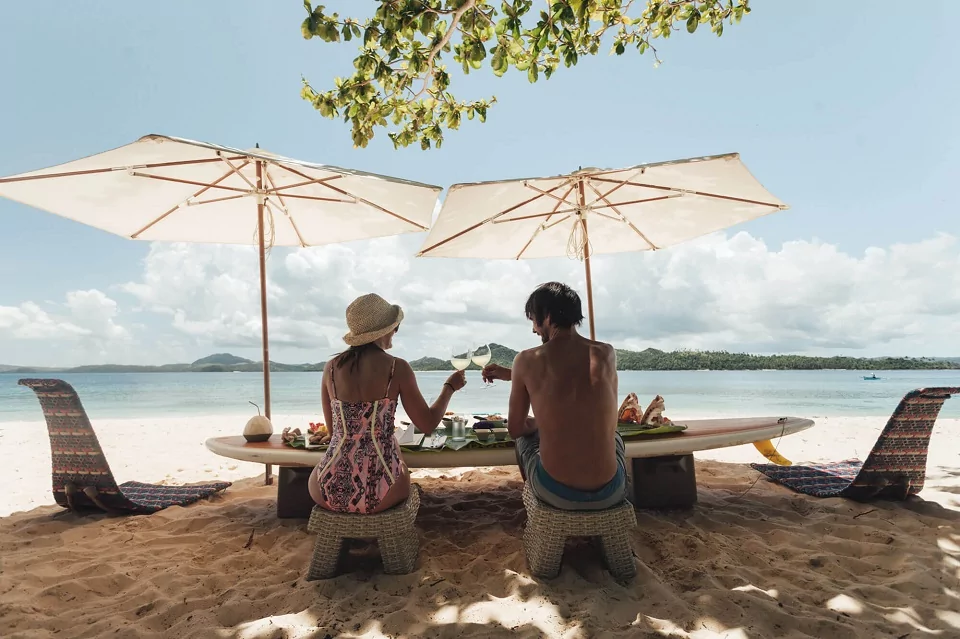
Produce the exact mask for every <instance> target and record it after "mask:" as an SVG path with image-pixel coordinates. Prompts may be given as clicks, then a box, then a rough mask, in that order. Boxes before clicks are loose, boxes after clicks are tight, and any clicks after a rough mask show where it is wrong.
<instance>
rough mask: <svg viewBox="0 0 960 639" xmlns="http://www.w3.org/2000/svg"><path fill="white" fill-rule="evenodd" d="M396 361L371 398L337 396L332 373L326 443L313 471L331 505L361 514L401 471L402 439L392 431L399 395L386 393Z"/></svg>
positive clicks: (376, 502) (369, 509) (375, 503)
mask: <svg viewBox="0 0 960 639" xmlns="http://www.w3.org/2000/svg"><path fill="white" fill-rule="evenodd" d="M395 366H396V360H394V366H393V367H391V368H390V379H389V380H388V381H387V387H386V389H385V390H384V393H383V394H384V397H383V398H382V399H377V400H374V401H372V402H344V401H341V400H339V399H337V387H336V383H334V382H333V378H332V376H331V384H332V385H333V397H332V398H331V399H330V404H331V408H333V424H332V428H331V436H330V446H329V447H328V448H327V452H326V455H325V456H324V458H323V460H322V461H321V462H320V464H318V466H317V473H316V475H315V477H316V480H317V482H318V483H319V485H320V494H321V495H322V497H323V500H324V501H325V502H326V504H325V505H326V507H327V508H328V509H330V510H333V511H336V512H342V513H361V514H367V513H370V512H372V511H374V510H375V509H376V508H377V506H379V505H380V501H381V500H382V499H383V497H384V495H386V494H387V491H388V490H389V489H390V487H391V486H392V485H393V484H394V483H395V482H396V481H397V478H398V477H399V476H400V474H401V472H402V466H401V461H400V445H399V444H398V443H397V438H396V437H394V434H393V432H394V428H395V424H394V417H395V414H396V411H397V400H395V399H390V397H389V392H390V383H391V382H392V381H393V370H394V367H395Z"/></svg>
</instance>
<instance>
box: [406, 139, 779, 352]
mask: <svg viewBox="0 0 960 639" xmlns="http://www.w3.org/2000/svg"><path fill="white" fill-rule="evenodd" d="M786 208H787V206H786V205H785V204H784V203H783V202H781V201H780V200H778V199H777V198H776V197H774V196H773V195H772V194H770V193H769V192H768V191H767V190H766V189H765V188H764V187H763V186H762V185H761V184H760V183H759V182H758V181H757V180H756V179H755V178H754V177H753V176H752V175H751V174H750V172H749V171H748V170H747V167H746V166H744V165H743V162H741V161H740V155H739V154H737V153H731V154H726V155H716V156H711V157H702V158H692V159H686V160H677V161H673V162H661V163H656V164H641V165H639V166H633V167H630V168H625V169H593V168H590V169H581V170H579V171H577V172H575V173H571V174H569V175H559V176H555V177H541V178H527V179H518V180H504V181H499V182H480V183H473V184H455V185H453V186H452V187H450V190H449V192H448V194H447V196H446V198H444V202H443V208H442V209H441V210H440V214H439V216H438V217H437V220H436V221H435V222H434V223H433V226H432V227H431V229H430V233H429V234H428V235H427V239H426V240H425V241H424V244H423V247H422V248H421V249H420V252H419V253H418V254H417V255H418V256H419V257H478V258H485V259H516V260H519V259H531V258H542V257H560V256H569V257H575V258H577V259H580V260H582V261H583V262H584V267H585V269H586V279H587V312H588V317H589V320H590V337H591V338H595V336H596V335H595V329H594V321H593V284H592V282H591V277H590V257H591V256H592V255H597V254H603V253H623V252H627V251H655V250H658V249H662V248H666V247H668V246H673V245H674V244H679V243H681V242H685V241H687V240H690V239H693V238H696V237H699V236H702V235H706V234H708V233H712V232H714V231H718V230H721V229H725V228H727V227H730V226H733V225H735V224H739V223H741V222H745V221H747V220H751V219H753V218H757V217H760V216H762V215H766V214H768V213H772V212H774V211H780V210H784V209H786Z"/></svg>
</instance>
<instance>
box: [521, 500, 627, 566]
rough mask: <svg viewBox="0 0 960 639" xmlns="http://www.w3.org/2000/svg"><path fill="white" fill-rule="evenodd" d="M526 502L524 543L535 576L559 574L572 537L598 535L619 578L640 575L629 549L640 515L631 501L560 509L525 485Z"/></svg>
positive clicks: (605, 554)
mask: <svg viewBox="0 0 960 639" xmlns="http://www.w3.org/2000/svg"><path fill="white" fill-rule="evenodd" d="M523 505H524V507H526V509H527V525H526V528H525V529H524V531H523V546H524V550H525V551H526V553H527V562H529V564H530V571H531V572H532V573H533V576H534V577H540V578H543V579H552V578H553V577H556V576H557V575H558V574H559V573H560V563H561V561H562V560H563V547H564V544H565V543H566V541H567V539H569V538H570V537H599V538H600V550H601V552H602V553H603V558H604V560H605V561H606V562H607V567H608V568H609V569H610V573H611V574H612V575H613V576H614V577H616V578H617V579H622V580H626V579H630V578H632V577H634V576H635V575H636V574H637V567H636V565H635V564H634V562H633V550H632V549H631V548H630V531H631V530H632V529H633V528H634V527H636V525H637V516H636V513H634V511H633V505H632V504H631V503H630V502H629V501H626V500H624V501H623V502H622V503H621V504H620V505H618V506H614V507H613V508H610V509H607V510H593V511H591V510H579V511H571V510H558V509H557V508H553V507H552V506H549V505H547V504H545V503H543V502H542V501H540V500H539V499H537V497H536V495H534V494H533V491H532V490H531V489H530V485H529V484H524V486H523Z"/></svg>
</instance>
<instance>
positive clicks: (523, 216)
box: [491, 209, 570, 224]
mask: <svg viewBox="0 0 960 639" xmlns="http://www.w3.org/2000/svg"><path fill="white" fill-rule="evenodd" d="M556 212H557V211H552V212H550V213H534V214H533V215H521V216H520V217H511V218H507V219H506V220H494V221H493V222H491V224H506V223H507V222H521V221H523V220H533V219H536V218H538V217H546V218H549V217H550V216H551V215H553V214H554V213H556ZM568 212H570V210H569V209H564V210H563V211H560V213H568Z"/></svg>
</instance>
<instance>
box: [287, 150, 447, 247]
mask: <svg viewBox="0 0 960 639" xmlns="http://www.w3.org/2000/svg"><path fill="white" fill-rule="evenodd" d="M277 166H279V167H280V168H281V169H284V170H286V171H289V172H290V173H293V174H294V175H299V176H300V177H302V178H303V179H305V180H309V179H310V176H309V175H307V174H305V173H301V172H300V171H297V170H296V169H291V168H290V167H289V166H287V165H285V164H279V163H278V164H277ZM317 184H319V185H320V186H323V187H326V188H328V189H330V190H331V191H336V192H337V193H339V194H340V195H346V196H347V197H352V198H353V199H354V200H356V201H357V202H362V203H364V204H366V205H367V206H369V207H372V208H375V209H377V210H378V211H382V212H384V213H386V214H387V215H392V216H393V217H395V218H397V219H398V220H403V221H404V222H406V223H407V224H410V225H411V226H415V227H417V228H418V229H420V230H423V231H427V230H429V229H428V228H427V227H426V226H424V225H423V224H419V223H417V222H414V221H413V220H408V219H407V218H405V217H403V216H402V215H399V214H398V213H394V212H393V211H391V210H389V209H385V208H384V207H382V206H380V205H379V204H375V203H373V202H371V201H370V200H367V199H365V198H362V197H357V196H356V195H354V194H353V193H349V192H347V191H344V190H343V189H340V188H337V187H335V186H330V185H329V184H327V183H326V182H318V183H317ZM287 197H300V198H306V199H312V198H309V196H305V195H300V196H293V195H287ZM331 201H336V200H331Z"/></svg>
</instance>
